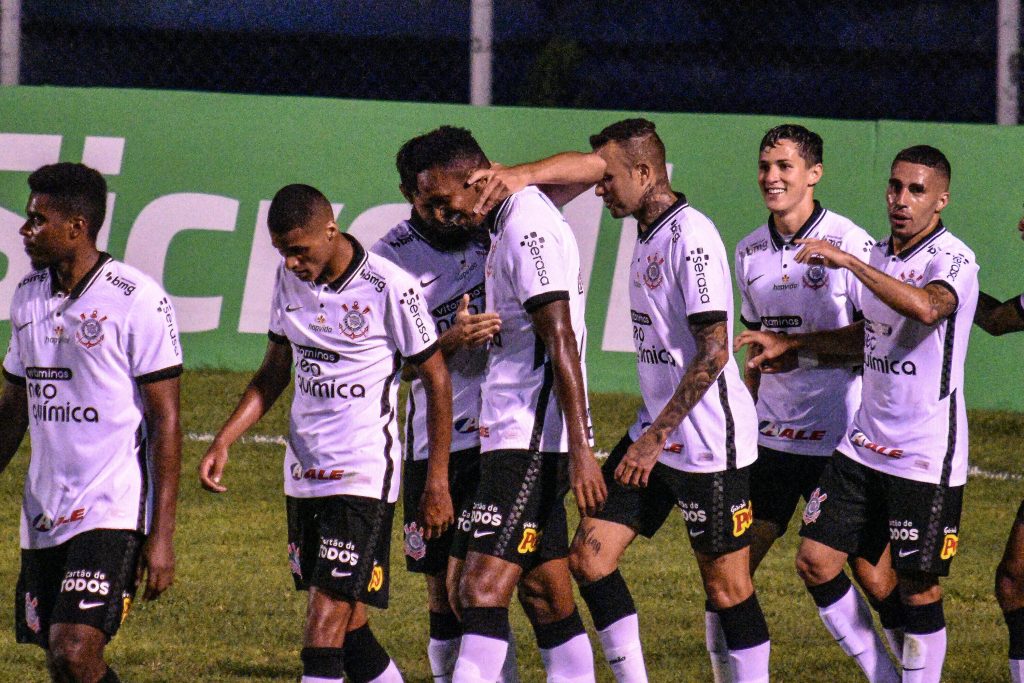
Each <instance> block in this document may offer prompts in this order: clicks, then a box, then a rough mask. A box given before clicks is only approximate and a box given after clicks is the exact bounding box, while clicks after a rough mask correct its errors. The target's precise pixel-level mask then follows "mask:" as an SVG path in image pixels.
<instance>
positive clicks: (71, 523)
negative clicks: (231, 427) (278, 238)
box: [0, 163, 182, 683]
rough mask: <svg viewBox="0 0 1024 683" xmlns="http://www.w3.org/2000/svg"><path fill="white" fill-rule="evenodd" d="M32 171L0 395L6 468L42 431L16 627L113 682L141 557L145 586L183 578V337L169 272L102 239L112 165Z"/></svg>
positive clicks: (57, 666) (66, 669) (64, 669)
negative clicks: (177, 543) (176, 542)
mask: <svg viewBox="0 0 1024 683" xmlns="http://www.w3.org/2000/svg"><path fill="white" fill-rule="evenodd" d="M28 184H29V188H30V190H31V193H30V194H29V199H28V206H27V209H26V212H27V220H26V221H25V224H24V225H23V226H22V227H21V230H20V231H19V232H20V234H21V236H22V238H23V240H24V242H25V251H26V252H27V253H28V255H29V258H30V260H31V262H32V268H33V271H32V272H31V273H30V274H29V275H28V276H27V277H26V278H25V279H23V280H22V281H21V282H20V283H19V284H18V287H17V289H16V290H15V293H14V298H13V300H12V302H11V342H10V348H9V349H8V351H7V355H6V357H5V358H4V363H3V374H4V377H5V378H6V380H7V383H6V386H5V387H4V391H3V394H2V396H0V470H3V469H4V468H5V467H6V466H7V464H8V463H9V462H10V460H11V458H12V457H13V456H14V453H15V451H16V450H17V448H18V445H19V444H20V443H21V440H22V438H23V437H24V435H25V432H26V430H28V431H29V432H30V433H31V441H32V458H31V462H30V463H29V468H28V477H27V479H26V481H25V492H24V500H23V504H22V515H21V548H22V551H21V574H20V576H19V577H18V586H17V589H16V592H15V631H16V634H17V640H18V642H19V643H34V644H36V645H39V646H40V647H42V648H43V649H44V650H46V662H47V666H48V667H49V671H50V675H51V677H52V679H53V680H54V681H61V682H66V681H74V682H76V683H96V681H102V682H103V683H111V682H113V681H118V680H120V679H119V678H118V677H117V674H116V673H114V670H113V669H111V668H109V667H108V666H107V664H106V662H105V661H104V658H103V651H104V648H105V647H106V644H107V643H108V642H109V641H110V639H111V638H112V637H113V636H114V634H115V633H117V630H118V628H119V627H120V625H121V623H122V622H123V621H124V618H125V617H126V616H127V613H128V610H129V607H130V606H131V602H132V599H133V598H134V596H135V590H136V587H137V585H138V583H139V576H140V574H141V571H142V570H145V571H146V572H147V574H148V575H147V578H146V587H145V592H144V594H143V597H144V598H146V599H154V598H156V597H157V596H159V595H160V594H161V593H162V592H163V591H164V590H166V589H167V588H168V587H169V586H170V585H171V582H172V580H173V579H174V547H173V543H172V540H173V535H174V520H175V508H176V505H177V497H178V475H179V472H180V469H181V425H180V423H179V419H178V383H179V380H178V378H179V376H180V375H181V369H182V364H181V363H182V358H181V345H180V341H179V338H178V327H177V323H176V322H175V318H174V310H173V309H172V307H171V304H170V302H169V300H168V298H167V295H166V294H165V293H164V292H163V290H162V289H161V288H160V286H159V285H158V284H157V283H155V282H154V281H153V280H151V279H150V278H149V277H148V276H146V275H145V274H143V273H142V272H140V271H138V270H136V269H135V268H132V267H131V266H128V265H125V264H124V263H120V262H118V261H115V260H114V259H113V258H111V256H110V255H109V254H105V253H103V252H100V251H98V250H97V249H96V235H97V234H98V233H99V231H100V226H102V225H103V217H104V214H105V212H106V205H107V184H106V181H105V180H104V179H103V176H101V175H100V174H99V172H97V171H95V170H94V169H91V168H88V167H87V166H83V165H81V164H70V163H59V164H54V165H51V166H43V167H42V168H40V169H39V170H37V171H36V172H35V173H33V174H32V175H31V176H29V179H28ZM137 569H138V570H139V572H138V573H137Z"/></svg>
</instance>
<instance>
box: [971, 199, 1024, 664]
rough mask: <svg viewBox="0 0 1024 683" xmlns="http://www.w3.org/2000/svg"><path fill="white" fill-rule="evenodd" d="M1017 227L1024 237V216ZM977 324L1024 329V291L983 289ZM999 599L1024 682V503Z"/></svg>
mask: <svg viewBox="0 0 1024 683" xmlns="http://www.w3.org/2000/svg"><path fill="white" fill-rule="evenodd" d="M1017 229H1018V230H1020V232H1021V237H1024V218H1022V219H1020V222H1019V223H1018V224H1017ZM974 324H975V325H977V326H978V327H980V328H981V329H983V330H985V331H986V332H988V333H989V334H991V335H994V336H997V337H998V336H1000V335H1004V334H1008V333H1010V332H1022V331H1024V294H1021V295H1020V296H1015V297H1013V298H1011V299H1007V300H1006V301H1003V302H1000V301H999V300H998V299H996V298H995V297H993V296H991V295H989V294H986V293H985V292H981V293H980V294H979V295H978V310H977V311H976V312H975V313H974ZM996 600H997V601H998V602H999V607H1000V609H1002V611H1003V618H1004V619H1005V620H1006V626H1007V628H1008V629H1009V632H1010V653H1009V658H1010V677H1011V679H1012V681H1013V683H1021V681H1024V502H1021V504H1020V507H1018V508H1017V517H1016V519H1014V521H1013V527H1012V528H1011V529H1010V537H1009V538H1008V539H1006V549H1005V550H1004V551H1003V557H1002V559H1001V560H1000V561H999V566H998V567H997V568H996Z"/></svg>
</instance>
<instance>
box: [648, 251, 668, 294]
mask: <svg viewBox="0 0 1024 683" xmlns="http://www.w3.org/2000/svg"><path fill="white" fill-rule="evenodd" d="M664 262H665V259H664V258H663V257H662V256H661V254H660V253H658V252H654V256H648V257H647V267H646V268H644V284H645V285H647V289H657V288H658V287H659V286H660V285H661V283H662V282H664V280H665V275H664V274H663V273H662V272H661V264H663V263H664Z"/></svg>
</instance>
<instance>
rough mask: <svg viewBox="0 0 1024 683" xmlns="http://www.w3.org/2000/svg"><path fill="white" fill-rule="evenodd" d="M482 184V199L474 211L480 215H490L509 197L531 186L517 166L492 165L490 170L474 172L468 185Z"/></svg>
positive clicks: (479, 199)
mask: <svg viewBox="0 0 1024 683" xmlns="http://www.w3.org/2000/svg"><path fill="white" fill-rule="evenodd" d="M476 183H482V187H481V189H480V197H479V198H478V199H477V201H476V206H474V207H473V211H475V212H476V213H479V214H486V213H490V211H491V209H493V208H494V207H496V206H497V205H498V204H500V203H501V202H503V201H504V200H505V199H506V198H507V197H508V196H509V195H513V194H515V193H516V192H519V191H520V190H522V189H523V188H524V187H526V186H527V185H529V184H530V183H529V178H527V177H526V175H525V174H524V173H523V172H522V171H521V170H520V169H518V168H517V167H515V166H510V167H506V166H502V165H501V164H492V165H491V167H490V168H482V169H479V170H477V171H474V172H473V173H472V174H471V175H470V176H469V178H468V179H467V180H466V184H467V185H475V184H476Z"/></svg>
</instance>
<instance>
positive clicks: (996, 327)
mask: <svg viewBox="0 0 1024 683" xmlns="http://www.w3.org/2000/svg"><path fill="white" fill-rule="evenodd" d="M974 324H975V325H977V326H978V327H980V328H981V329H983V330H985V331H986V332H988V333H989V334H991V335H994V336H997V337H998V336H999V335H1001V334H1006V333H1007V332H1020V331H1021V330H1024V307H1022V306H1021V300H1020V297H1013V298H1012V299H1008V300H1007V301H1002V302H1000V301H999V299H997V298H995V297H994V296H991V295H989V294H986V293H985V292H979V293H978V309H977V310H976V311H975V312H974Z"/></svg>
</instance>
